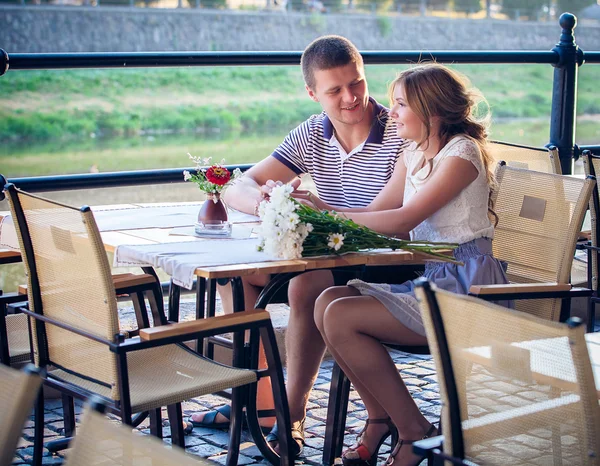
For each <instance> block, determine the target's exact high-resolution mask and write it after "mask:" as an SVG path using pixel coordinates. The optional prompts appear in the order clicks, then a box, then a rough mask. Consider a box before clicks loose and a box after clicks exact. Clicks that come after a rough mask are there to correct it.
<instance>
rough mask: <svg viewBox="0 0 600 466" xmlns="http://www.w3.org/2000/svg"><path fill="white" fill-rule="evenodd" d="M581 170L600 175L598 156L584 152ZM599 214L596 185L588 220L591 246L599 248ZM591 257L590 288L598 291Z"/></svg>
mask: <svg viewBox="0 0 600 466" xmlns="http://www.w3.org/2000/svg"><path fill="white" fill-rule="evenodd" d="M582 159H583V168H584V169H585V174H586V175H589V176H594V177H595V176H597V175H596V174H597V173H600V155H594V154H592V153H591V152H589V151H584V153H583V157H582ZM599 212H600V194H599V192H598V185H596V189H594V193H593V195H592V197H591V198H590V220H591V222H590V223H591V230H592V231H591V238H590V240H591V243H592V246H595V247H599V246H600V238H599V237H598V235H599V234H600V231H599V230H598V213H599ZM590 256H591V264H588V265H590V266H591V272H592V273H591V276H592V283H591V287H592V289H593V290H594V291H596V290H598V275H599V273H598V254H595V253H594V254H590Z"/></svg>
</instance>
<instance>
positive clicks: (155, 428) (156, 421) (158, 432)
mask: <svg viewBox="0 0 600 466" xmlns="http://www.w3.org/2000/svg"><path fill="white" fill-rule="evenodd" d="M150 435H153V436H154V437H157V438H159V439H162V438H163V429H162V413H161V409H160V408H156V409H151V410H150Z"/></svg>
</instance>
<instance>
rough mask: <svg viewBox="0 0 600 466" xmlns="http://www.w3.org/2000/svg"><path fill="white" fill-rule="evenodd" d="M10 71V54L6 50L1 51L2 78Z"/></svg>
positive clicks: (0, 70)
mask: <svg viewBox="0 0 600 466" xmlns="http://www.w3.org/2000/svg"><path fill="white" fill-rule="evenodd" d="M7 71H8V53H6V50H4V49H0V76H2V75H3V74H4V73H6V72H7Z"/></svg>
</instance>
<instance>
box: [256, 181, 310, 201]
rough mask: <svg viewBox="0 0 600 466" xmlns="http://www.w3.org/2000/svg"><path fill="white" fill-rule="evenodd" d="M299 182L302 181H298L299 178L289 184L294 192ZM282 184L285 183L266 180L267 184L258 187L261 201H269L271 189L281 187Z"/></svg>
mask: <svg viewBox="0 0 600 466" xmlns="http://www.w3.org/2000/svg"><path fill="white" fill-rule="evenodd" d="M301 182H302V181H301V180H300V178H295V179H293V180H292V181H291V182H290V186H291V187H292V188H293V189H294V192H296V190H297V189H298V187H299V186H300V183H301ZM284 184H285V183H282V182H281V181H273V180H267V182H266V183H265V184H263V185H262V186H261V187H260V192H261V194H262V197H263V199H269V196H270V195H271V191H272V190H273V188H275V187H277V186H283V185H284Z"/></svg>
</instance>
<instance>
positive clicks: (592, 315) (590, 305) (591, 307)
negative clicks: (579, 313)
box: [586, 296, 596, 333]
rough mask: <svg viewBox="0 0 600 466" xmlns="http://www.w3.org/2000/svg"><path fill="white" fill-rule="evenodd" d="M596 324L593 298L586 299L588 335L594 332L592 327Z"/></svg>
mask: <svg viewBox="0 0 600 466" xmlns="http://www.w3.org/2000/svg"><path fill="white" fill-rule="evenodd" d="M595 324H596V301H595V300H594V297H593V296H591V297H590V298H588V315H587V329H586V331H587V332H588V333H591V332H593V331H594V327H595Z"/></svg>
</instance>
